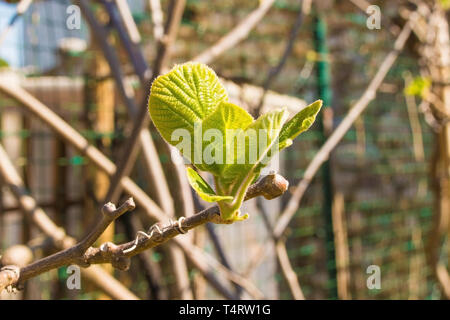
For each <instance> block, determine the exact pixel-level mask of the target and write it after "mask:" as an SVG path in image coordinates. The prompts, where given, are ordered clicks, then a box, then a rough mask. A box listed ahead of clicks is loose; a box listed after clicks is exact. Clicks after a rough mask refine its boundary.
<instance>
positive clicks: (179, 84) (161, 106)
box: [149, 62, 228, 157]
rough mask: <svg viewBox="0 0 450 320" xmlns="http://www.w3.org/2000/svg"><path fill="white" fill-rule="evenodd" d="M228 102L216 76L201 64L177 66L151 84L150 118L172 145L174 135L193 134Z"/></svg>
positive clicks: (190, 63)
mask: <svg viewBox="0 0 450 320" xmlns="http://www.w3.org/2000/svg"><path fill="white" fill-rule="evenodd" d="M227 99H228V97H227V93H226V91H225V88H224V87H223V85H222V84H221V83H220V82H219V79H218V77H217V76H216V74H215V72H214V71H213V70H212V69H210V68H209V67H207V66H206V65H203V64H200V63H192V62H188V63H185V64H182V65H177V66H175V67H174V68H173V69H172V70H171V71H170V72H169V73H167V74H164V75H161V76H159V77H158V78H156V79H155V81H154V82H153V83H152V89H151V91H150V98H149V111H150V116H151V118H152V120H153V123H154V124H155V126H156V128H157V129H158V130H159V132H160V133H161V135H162V136H163V138H164V139H165V140H166V141H167V142H169V143H170V144H172V145H176V143H177V141H173V140H172V133H173V132H174V130H177V129H186V130H187V131H188V132H189V133H190V134H191V135H193V134H194V124H195V123H196V122H202V121H203V119H205V118H206V117H208V116H209V115H210V114H211V113H213V112H214V110H215V109H216V108H217V106H218V105H219V103H220V102H221V101H226V100H227ZM185 156H187V157H189V156H190V155H185Z"/></svg>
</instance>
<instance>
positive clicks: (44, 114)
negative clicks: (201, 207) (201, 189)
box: [0, 82, 235, 298]
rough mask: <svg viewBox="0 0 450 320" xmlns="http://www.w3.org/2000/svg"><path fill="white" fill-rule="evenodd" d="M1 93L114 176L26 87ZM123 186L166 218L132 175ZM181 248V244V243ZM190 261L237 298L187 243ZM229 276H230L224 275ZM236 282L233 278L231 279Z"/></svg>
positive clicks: (3, 87) (152, 213) (1, 88)
mask: <svg viewBox="0 0 450 320" xmlns="http://www.w3.org/2000/svg"><path fill="white" fill-rule="evenodd" d="M0 92H3V93H4V94H6V95H8V96H9V97H11V98H12V99H14V100H16V101H17V102H19V103H20V104H22V105H23V106H24V107H25V108H26V109H27V110H28V111H30V112H31V113H33V114H34V115H35V116H37V117H38V118H39V119H40V120H41V121H42V122H44V123H45V124H47V125H48V126H49V127H50V128H51V129H52V130H54V131H55V132H56V133H57V134H58V135H59V136H61V137H62V138H63V139H64V140H65V141H67V142H68V143H69V144H70V145H72V146H73V147H74V148H75V149H76V150H78V151H79V152H81V153H82V154H83V155H84V156H86V157H87V158H88V159H89V160H90V161H92V163H93V164H94V165H95V166H96V167H97V168H99V169H100V170H102V171H104V172H106V173H107V174H108V175H109V176H112V175H113V174H114V172H115V171H116V166H115V165H114V163H112V162H111V161H110V160H109V159H108V158H107V157H106V156H105V155H104V154H103V153H102V152H100V151H99V150H98V149H97V148H95V147H93V146H92V145H90V144H89V143H88V141H87V140H86V139H85V138H84V137H83V136H81V135H80V134H79V133H78V132H77V131H76V130H75V129H74V128H73V127H71V126H70V125H69V124H67V123H66V122H65V121H64V120H63V119H61V118H60V117H59V116H58V115H57V114H56V113H54V112H53V111H52V110H50V108H48V107H47V106H45V105H44V104H42V103H41V102H40V101H39V100H37V99H36V98H34V97H33V96H32V95H30V94H29V93H28V92H27V91H26V90H24V89H22V88H21V87H19V86H16V85H11V84H8V83H5V82H0ZM120 183H121V184H122V187H123V189H124V190H125V191H126V192H127V193H129V194H130V195H131V196H133V198H134V199H135V201H136V202H137V203H138V204H139V206H140V207H141V208H142V209H144V212H145V213H146V214H147V216H148V217H149V218H150V219H153V220H156V221H164V220H167V218H168V217H167V216H166V215H165V213H164V211H162V210H161V208H160V207H159V206H158V205H157V204H156V203H155V202H154V201H153V200H152V199H150V198H149V196H148V195H147V194H146V193H145V192H144V191H143V190H142V189H141V188H140V187H139V186H138V185H136V183H134V182H133V180H131V179H130V178H129V177H123V178H122V180H121V181H120ZM174 241H175V243H176V244H177V245H178V246H180V243H181V242H182V241H181V240H179V239H178V238H175V239H174ZM180 247H181V246H180ZM181 248H182V249H183V251H184V253H185V255H186V257H187V258H188V260H189V261H191V263H192V264H193V265H194V266H195V267H196V268H197V269H198V270H199V271H200V272H201V273H202V274H203V276H204V277H205V278H206V279H207V280H208V281H209V283H210V284H211V285H212V286H213V287H214V288H215V289H216V290H217V291H218V292H220V293H222V294H223V295H224V296H225V297H227V298H235V296H234V295H233V294H232V293H231V292H230V291H229V290H228V289H227V287H225V286H224V285H222V284H221V282H220V281H219V280H218V279H217V277H216V276H215V274H214V273H212V272H211V271H210V270H209V268H208V266H207V265H205V264H204V263H203V261H204V260H198V259H196V258H195V256H194V254H193V253H192V252H193V251H194V249H195V246H193V245H192V244H190V243H184V244H183V246H182V247H181ZM225 277H226V278H227V275H225ZM229 280H231V281H233V279H229Z"/></svg>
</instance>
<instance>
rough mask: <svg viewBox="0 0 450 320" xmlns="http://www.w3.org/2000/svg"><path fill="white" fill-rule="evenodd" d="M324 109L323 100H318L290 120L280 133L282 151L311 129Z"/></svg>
mask: <svg viewBox="0 0 450 320" xmlns="http://www.w3.org/2000/svg"><path fill="white" fill-rule="evenodd" d="M321 107H322V100H317V101H315V102H313V103H311V104H310V105H309V106H307V107H305V108H304V109H302V110H301V111H300V112H299V113H297V114H296V115H295V116H294V117H292V119H291V120H289V121H288V122H287V123H286V124H285V125H284V126H283V129H281V132H280V138H279V140H280V142H279V143H280V150H281V149H284V148H285V147H288V146H290V145H291V144H292V140H294V139H295V138H296V137H297V136H298V135H299V134H300V133H302V132H304V131H306V130H308V129H309V127H310V126H311V125H312V124H313V123H314V121H315V120H316V115H317V114H318V113H319V111H320V108H321Z"/></svg>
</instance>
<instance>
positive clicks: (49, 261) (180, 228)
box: [0, 149, 287, 299]
mask: <svg viewBox="0 0 450 320" xmlns="http://www.w3.org/2000/svg"><path fill="white" fill-rule="evenodd" d="M0 150H1V149H0ZM0 159H1V157H0ZM1 167H2V168H3V166H1ZM2 174H4V172H3V171H2ZM6 178H7V177H6ZM286 189H287V182H286V181H285V180H284V178H282V177H281V176H279V175H275V174H273V175H269V176H265V177H264V178H262V179H261V180H260V181H259V182H257V183H256V184H255V185H254V186H253V188H251V189H249V192H248V194H247V195H246V199H251V198H253V197H256V196H260V195H262V196H265V197H269V198H273V197H275V196H277V195H281V194H282V193H283V192H284V191H286ZM134 207H135V205H134V202H133V200H132V199H129V200H127V201H126V202H125V203H124V204H123V205H122V206H120V207H119V208H118V209H116V208H115V206H114V205H112V204H106V205H105V206H104V208H103V216H102V219H101V221H100V222H99V223H98V224H97V226H96V227H95V228H94V229H93V230H92V232H90V233H89V234H88V235H87V236H86V237H85V238H84V239H83V240H82V241H80V242H79V243H78V244H76V245H74V246H72V247H70V248H68V249H66V250H63V251H60V252H58V253H55V254H53V255H51V256H48V257H45V258H43V259H40V260H37V261H35V262H33V263H31V264H29V265H27V266H26V267H24V268H21V269H17V268H13V267H4V269H2V270H1V272H0V281H2V282H0V286H2V287H7V286H11V285H13V286H16V285H17V283H23V282H24V281H26V280H28V279H30V278H33V277H36V276H37V275H39V274H42V273H44V272H47V271H49V270H52V269H56V268H59V267H62V266H65V265H69V264H78V265H80V266H82V267H88V266H90V265H91V264H99V263H110V264H111V265H112V266H113V267H115V268H117V269H119V270H127V269H128V268H129V265H130V257H132V256H135V255H136V254H138V253H140V252H142V251H144V250H146V249H149V248H152V247H155V246H157V245H160V244H162V243H164V242H166V241H168V240H169V239H172V238H174V237H175V236H177V235H179V234H184V233H186V232H187V231H188V230H190V229H193V228H195V227H197V226H200V225H202V224H205V223H207V222H214V223H226V222H224V221H223V220H222V219H221V217H220V213H219V208H218V206H214V207H212V208H209V209H206V210H203V211H201V212H199V213H197V214H195V215H193V216H190V217H187V218H185V219H183V220H182V221H179V222H178V223H170V224H169V225H168V226H161V228H160V231H159V234H158V235H156V234H155V236H150V237H146V238H141V239H139V238H137V240H136V241H130V242H127V243H125V244H122V245H115V244H113V243H111V242H106V243H104V244H102V245H101V246H100V247H99V248H93V247H91V246H90V245H91V244H93V243H94V242H95V241H96V240H97V239H98V237H99V236H100V235H101V233H102V232H103V231H104V230H105V229H106V227H107V226H108V225H109V224H110V223H112V222H113V221H114V220H115V219H117V218H118V217H119V216H121V215H122V214H123V213H125V212H127V211H129V210H132V209H134ZM177 245H178V246H180V247H181V248H186V249H185V250H187V247H186V245H187V243H186V242H183V241H181V242H177ZM130 248H133V249H132V250H129V249H130ZM192 255H193V256H194V257H195V259H193V260H200V261H201V260H202V259H203V260H204V259H205V257H204V256H202V254H201V252H200V251H199V249H198V248H195V249H194V251H191V256H192ZM214 261H215V260H214V259H207V260H206V261H204V263H208V264H210V265H211V262H212V266H214V267H215V268H218V269H219V270H221V271H222V272H224V273H225V274H226V275H227V277H228V278H230V279H231V280H232V281H234V282H236V283H238V284H239V285H240V286H242V287H243V288H244V289H246V290H247V292H249V293H250V294H251V295H252V296H254V297H255V298H257V299H261V298H262V297H263V295H262V294H261V293H260V292H259V290H258V289H257V288H256V287H255V286H254V285H253V284H251V282H249V281H248V280H246V279H245V278H242V277H241V276H239V275H238V274H236V273H234V272H232V271H230V270H229V269H227V268H225V267H224V266H223V265H221V264H220V263H218V262H214ZM17 273H18V275H16V274H17Z"/></svg>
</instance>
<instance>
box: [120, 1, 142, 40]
mask: <svg viewBox="0 0 450 320" xmlns="http://www.w3.org/2000/svg"><path fill="white" fill-rule="evenodd" d="M116 3H117V8H118V9H119V14H120V17H121V18H122V20H123V24H124V25H125V28H126V29H127V33H128V36H129V37H130V39H131V41H133V42H134V43H139V42H141V35H140V34H139V30H138V28H137V26H136V23H135V22H134V19H133V15H132V14H131V11H130V7H129V6H128V3H127V1H126V0H116Z"/></svg>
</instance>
